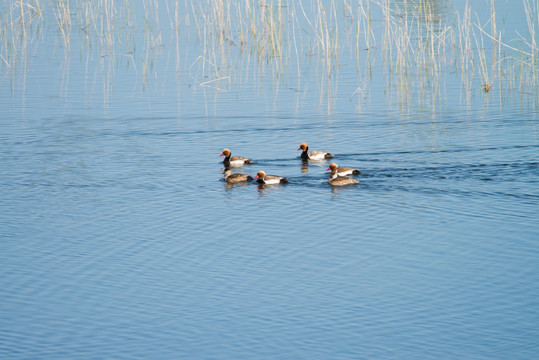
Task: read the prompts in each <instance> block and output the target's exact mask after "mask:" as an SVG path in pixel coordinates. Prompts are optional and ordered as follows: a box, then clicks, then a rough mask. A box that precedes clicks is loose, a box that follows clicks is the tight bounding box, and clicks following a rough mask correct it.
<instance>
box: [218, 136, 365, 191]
mask: <svg viewBox="0 0 539 360" xmlns="http://www.w3.org/2000/svg"><path fill="white" fill-rule="evenodd" d="M299 150H302V151H303V152H302V153H301V158H302V159H303V160H304V161H305V160H315V161H317V160H325V159H331V158H333V155H332V154H331V153H329V152H326V151H311V152H309V146H308V145H307V143H301V144H300V145H299V148H298V151H299ZM231 155H232V153H231V152H230V150H228V149H224V150H223V152H222V153H221V155H219V156H220V157H221V156H224V157H225V159H224V160H223V164H224V165H225V171H224V173H223V174H224V175H225V181H226V182H227V183H230V184H237V183H242V182H246V181H253V180H256V181H257V183H259V184H268V185H272V184H286V183H287V182H288V179H287V178H285V177H283V176H277V175H267V174H266V173H265V172H264V171H262V170H260V171H259V172H258V173H257V174H256V176H255V177H254V178H253V177H251V176H250V175H247V174H233V173H232V169H231V168H237V167H242V166H243V165H245V164H252V163H253V160H251V159H249V158H246V157H243V156H231ZM328 170H331V175H330V176H329V181H328V182H329V184H330V185H332V186H344V185H353V184H358V183H359V181H357V180H356V179H352V178H349V177H347V175H359V174H360V171H359V170H358V169H353V168H348V167H341V168H339V166H338V165H337V164H335V163H332V164H331V165H329V168H327V169H326V171H328Z"/></svg>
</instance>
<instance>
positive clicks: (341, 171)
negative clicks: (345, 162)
mask: <svg viewBox="0 0 539 360" xmlns="http://www.w3.org/2000/svg"><path fill="white" fill-rule="evenodd" d="M328 170H331V172H332V173H333V172H334V171H336V172H337V176H347V175H359V174H361V171H359V170H358V169H353V168H349V167H339V165H337V164H335V163H332V164H331V165H329V167H328V168H327V169H326V171H328Z"/></svg>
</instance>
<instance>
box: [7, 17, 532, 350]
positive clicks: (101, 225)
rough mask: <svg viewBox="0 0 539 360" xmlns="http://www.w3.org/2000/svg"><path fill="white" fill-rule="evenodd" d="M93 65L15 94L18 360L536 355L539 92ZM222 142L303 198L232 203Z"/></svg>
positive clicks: (14, 87) (10, 228) (13, 307)
mask: <svg viewBox="0 0 539 360" xmlns="http://www.w3.org/2000/svg"><path fill="white" fill-rule="evenodd" d="M500 16H501V15H500ZM52 25H54V23H53V24H52ZM52 25H51V26H52ZM49 36H52V38H51V39H54V36H57V34H56V35H55V34H52V35H49ZM45 39H46V38H45ZM51 39H49V40H42V41H43V44H42V45H36V46H38V47H39V48H40V49H41V47H46V45H47V44H48V42H47V41H49V42H51V41H52V40H51ZM79 46H81V45H80V44H77V38H76V37H73V39H72V44H71V54H70V57H69V58H68V59H67V60H66V58H65V56H64V53H63V50H62V51H56V52H54V51H52V50H49V51H50V52H49V53H47V54H48V55H47V56H42V55H38V54H37V53H36V55H35V56H32V57H29V58H28V61H29V64H28V66H27V67H26V68H25V71H24V72H23V71H22V70H21V69H19V70H14V71H13V72H7V73H6V74H5V75H4V77H3V78H2V79H1V80H0V107H1V108H2V112H1V113H0V174H1V175H0V194H1V197H0V207H1V209H2V211H0V238H1V241H0V271H1V276H0V299H1V301H0V304H1V305H0V358H5V359H74V358H80V359H93V358H95V359H102V358H114V359H122V358H125V359H133V358H143V359H148V358H152V359H317V358H321V359H373V358H375V359H388V358H389V359H390V358H395V359H403V358H409V359H417V358H426V359H433V358H459V359H460V358H464V359H508V358H511V359H531V358H534V357H536V356H537V353H539V343H538V339H539V300H538V299H539V261H537V260H538V258H539V242H538V240H537V239H539V229H538V226H537V222H538V200H539V186H538V180H539V176H538V175H539V171H538V156H537V155H538V150H539V143H538V136H537V134H538V128H537V126H538V118H539V116H538V112H537V105H538V104H537V97H536V96H529V95H526V94H518V93H517V94H506V93H503V92H500V91H499V90H497V89H496V88H494V89H492V90H491V91H490V92H489V93H484V92H483V91H482V90H481V89H480V87H479V86H477V87H476V88H475V89H472V90H471V91H470V92H469V93H468V94H466V92H465V91H463V90H462V88H461V87H460V86H458V85H457V84H458V74H457V75H455V74H453V75H452V74H449V73H448V74H445V75H444V76H445V77H446V78H447V79H446V80H445V82H444V87H443V91H440V92H439V93H436V94H434V95H433V93H432V92H430V91H427V95H428V96H426V97H424V98H422V94H421V93H420V92H419V91H417V88H416V87H415V86H411V87H410V90H409V91H408V92H406V93H404V94H403V92H402V91H400V90H399V89H396V88H392V87H390V86H388V84H389V82H387V81H386V80H385V78H384V76H386V75H384V74H383V73H384V71H383V62H382V61H377V62H376V64H374V67H373V69H374V72H373V75H372V80H369V81H367V82H364V78H363V73H361V72H359V73H358V71H357V69H356V68H355V63H354V61H353V59H346V58H342V59H341V62H342V63H341V65H340V67H339V68H338V69H336V70H335V72H334V73H333V75H332V77H330V78H328V77H326V76H325V75H324V69H323V67H322V68H320V67H318V65H317V63H316V59H313V63H312V67H305V68H302V76H301V78H300V81H299V82H298V76H297V69H296V68H294V67H293V66H291V67H288V68H285V71H284V72H283V74H281V75H280V77H275V76H273V73H272V70H271V69H272V68H271V65H270V66H268V68H264V69H266V70H264V72H263V73H261V72H260V71H259V70H257V68H258V67H259V66H262V65H259V64H257V63H256V61H252V62H247V61H246V60H245V59H246V57H239V59H240V60H238V61H245V63H241V64H243V65H245V67H241V68H242V69H244V70H245V73H241V71H238V72H236V73H235V74H236V75H235V77H231V80H230V82H229V83H228V85H226V84H221V85H222V86H223V88H220V89H216V88H215V87H204V86H200V85H197V83H198V84H199V83H200V81H199V79H198V78H197V77H199V76H202V75H200V73H198V72H196V71H195V70H194V68H193V67H191V68H190V65H191V64H192V63H193V62H194V61H195V59H196V57H197V56H198V55H197V53H196V51H195V50H193V49H190V50H189V51H187V50H186V51H187V52H188V53H189V54H188V55H185V57H186V60H185V61H183V62H182V64H183V65H182V67H181V69H182V70H180V71H179V72H177V71H176V67H175V62H174V55H170V54H169V52H168V50H167V49H168V48H167V47H165V49H164V50H163V54H162V55H159V56H157V55H156V56H155V59H154V61H155V63H154V70H153V71H154V72H153V75H152V76H150V77H149V79H148V80H143V79H142V77H143V76H142V75H143V74H142V65H141V64H140V63H138V64H137V70H136V71H135V70H134V68H133V67H132V66H128V65H127V64H126V62H125V59H124V58H123V57H122V58H121V59H117V58H115V59H114V61H111V59H109V58H107V57H105V58H101V57H100V56H99V55H98V54H94V53H91V52H90V55H89V58H88V59H87V58H85V57H84V56H82V57H81V56H79V52H82V53H83V54H86V53H85V52H84V51H85V50H84V49H85V48H84V47H82V49H83V50H81V47H79ZM186 46H187V45H186ZM193 47H194V48H196V45H193ZM171 53H172V54H173V53H174V49H173V48H172V50H171ZM187 59H188V60H187ZM66 61H67V64H68V65H66ZM243 65H242V66H243ZM108 66H110V68H108ZM262 67H264V66H262ZM232 69H234V67H232ZM242 71H243V70H242ZM232 72H233V73H234V71H232ZM109 75H110V76H111V77H109ZM197 79H198V80H197ZM226 82H227V81H225V83H226ZM358 84H359V85H361V86H364V85H365V84H367V86H366V87H365V90H366V92H365V97H358V96H357V94H356V95H353V94H354V92H355V91H356V89H357V88H358ZM475 84H479V80H477V81H476V82H475ZM427 90H428V89H427ZM403 99H405V100H406V101H403ZM303 141H306V142H308V143H309V145H310V146H311V148H312V149H314V150H316V149H319V150H326V151H330V152H332V153H333V154H335V158H334V159H333V160H334V161H335V162H337V163H338V164H339V165H341V166H350V167H357V168H359V169H360V170H361V172H362V174H361V175H360V176H358V177H357V179H358V180H359V181H360V183H359V185H357V186H351V187H346V188H332V187H331V186H329V184H328V183H327V178H328V173H327V172H326V171H325V169H326V168H327V167H328V164H329V162H321V163H311V164H309V165H308V166H305V165H304V164H302V162H301V161H300V159H299V152H297V151H296V149H297V148H298V146H299V144H300V143H301V142H303ZM225 147H227V148H229V149H231V150H232V152H233V155H242V156H248V157H251V158H253V159H254V160H255V163H254V164H253V165H250V166H246V167H244V168H243V169H241V170H237V171H238V172H244V173H249V174H251V175H254V174H255V173H256V172H257V171H258V170H265V171H266V172H267V173H270V174H277V175H282V176H286V177H287V178H288V179H289V180H290V183H289V184H287V185H285V186H275V187H266V188H260V187H258V186H257V185H256V184H247V185H244V186H241V185H240V186H236V185H235V186H227V185H226V184H225V183H224V181H223V179H222V175H221V172H222V170H223V164H222V163H221V160H222V158H219V154H220V153H221V151H222V149H223V148H225Z"/></svg>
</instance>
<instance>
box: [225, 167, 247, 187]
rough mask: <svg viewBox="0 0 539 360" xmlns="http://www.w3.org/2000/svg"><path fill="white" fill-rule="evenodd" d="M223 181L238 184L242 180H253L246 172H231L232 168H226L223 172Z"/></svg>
mask: <svg viewBox="0 0 539 360" xmlns="http://www.w3.org/2000/svg"><path fill="white" fill-rule="evenodd" d="M223 175H224V176H225V181H226V182H227V183H229V184H239V183H243V182H248V181H253V177H252V176H251V175H247V174H232V169H230V168H228V169H226V170H225V171H224V172H223Z"/></svg>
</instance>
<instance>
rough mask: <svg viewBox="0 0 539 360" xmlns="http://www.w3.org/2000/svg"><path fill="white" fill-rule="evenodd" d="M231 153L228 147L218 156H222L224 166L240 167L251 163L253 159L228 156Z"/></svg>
mask: <svg viewBox="0 0 539 360" xmlns="http://www.w3.org/2000/svg"><path fill="white" fill-rule="evenodd" d="M231 154H232V153H231V152H230V150H228V149H224V150H223V152H222V153H221V155H219V157H221V156H224V157H225V159H224V160H223V164H224V165H225V167H234V168H235V167H242V166H243V165H245V164H252V163H253V160H251V159H249V158H246V157H243V156H232V157H231V156H230V155H231Z"/></svg>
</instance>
